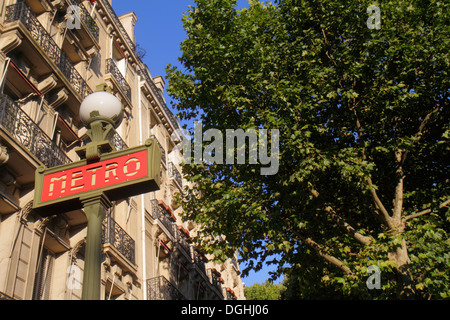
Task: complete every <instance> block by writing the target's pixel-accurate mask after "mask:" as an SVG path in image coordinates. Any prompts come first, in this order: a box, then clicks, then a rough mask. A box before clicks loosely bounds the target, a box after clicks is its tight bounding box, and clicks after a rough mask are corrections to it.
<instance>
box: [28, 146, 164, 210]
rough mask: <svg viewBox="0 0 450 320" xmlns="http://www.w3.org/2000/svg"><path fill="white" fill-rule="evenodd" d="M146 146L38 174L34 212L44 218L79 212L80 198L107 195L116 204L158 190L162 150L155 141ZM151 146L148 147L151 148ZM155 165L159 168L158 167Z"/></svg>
mask: <svg viewBox="0 0 450 320" xmlns="http://www.w3.org/2000/svg"><path fill="white" fill-rule="evenodd" d="M147 141H148V143H146V145H145V146H140V147H136V148H130V149H126V150H122V151H117V152H112V153H108V154H105V155H104V156H103V157H102V158H101V159H100V161H99V162H95V163H91V164H87V162H86V160H82V161H78V162H74V163H70V164H68V165H63V166H59V167H55V168H50V169H47V168H45V167H40V168H38V170H37V171H36V189H35V198H34V209H35V210H36V211H38V212H39V213H40V214H41V215H43V216H48V215H50V214H55V213H60V212H67V211H71V210H76V209H80V208H81V207H82V203H81V199H82V198H85V197H88V196H92V195H95V194H100V193H104V194H105V195H106V196H108V198H109V200H111V201H114V200H118V199H123V198H126V197H130V196H133V195H137V194H141V193H145V192H149V191H154V190H157V189H159V178H160V163H161V150H160V149H159V147H158V146H157V144H156V143H153V142H152V141H153V140H147ZM148 144H149V145H148ZM155 164H156V165H155Z"/></svg>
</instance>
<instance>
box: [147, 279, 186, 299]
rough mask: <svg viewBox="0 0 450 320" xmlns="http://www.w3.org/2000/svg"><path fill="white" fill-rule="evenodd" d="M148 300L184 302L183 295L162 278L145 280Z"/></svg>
mask: <svg viewBox="0 0 450 320" xmlns="http://www.w3.org/2000/svg"><path fill="white" fill-rule="evenodd" d="M147 297H148V300H186V298H185V297H184V295H183V294H182V293H181V292H180V291H179V290H178V289H177V287H175V286H174V285H173V284H172V283H171V282H170V281H169V280H167V279H166V278H165V277H164V276H159V277H156V278H151V279H148V280H147Z"/></svg>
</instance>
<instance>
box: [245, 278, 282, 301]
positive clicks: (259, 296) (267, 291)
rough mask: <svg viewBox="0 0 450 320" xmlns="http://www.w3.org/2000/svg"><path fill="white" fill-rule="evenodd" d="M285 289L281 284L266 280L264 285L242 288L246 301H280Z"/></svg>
mask: <svg viewBox="0 0 450 320" xmlns="http://www.w3.org/2000/svg"><path fill="white" fill-rule="evenodd" d="M284 289H285V288H284V287H283V286H282V285H281V284H275V283H271V282H269V281H268V280H266V281H265V282H264V283H262V284H260V283H255V284H254V285H252V286H250V287H245V288H244V294H245V298H246V299H247V300H280V299H281V294H282V292H283V290H284Z"/></svg>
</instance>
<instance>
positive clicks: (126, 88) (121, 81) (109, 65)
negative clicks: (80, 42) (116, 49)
mask: <svg viewBox="0 0 450 320" xmlns="http://www.w3.org/2000/svg"><path fill="white" fill-rule="evenodd" d="M106 73H110V74H111V75H112V76H113V77H114V79H115V80H116V81H117V84H118V85H119V87H120V90H121V91H122V93H123V94H124V95H126V96H127V98H128V100H131V87H130V85H129V84H128V82H127V81H126V80H125V78H124V77H123V75H122V72H120V70H119V68H117V66H116V63H115V62H114V61H113V60H112V59H108V60H106Z"/></svg>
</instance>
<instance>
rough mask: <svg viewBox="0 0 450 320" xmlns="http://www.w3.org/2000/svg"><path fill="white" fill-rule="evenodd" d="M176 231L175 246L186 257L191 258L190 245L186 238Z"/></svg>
mask: <svg viewBox="0 0 450 320" xmlns="http://www.w3.org/2000/svg"><path fill="white" fill-rule="evenodd" d="M177 231H178V232H177V244H178V245H179V246H180V247H181V248H182V249H183V250H184V252H185V253H186V255H187V256H189V257H191V245H190V244H189V243H188V242H187V240H186V237H185V236H184V235H183V234H182V233H181V231H180V230H177ZM191 259H192V258H191Z"/></svg>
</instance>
